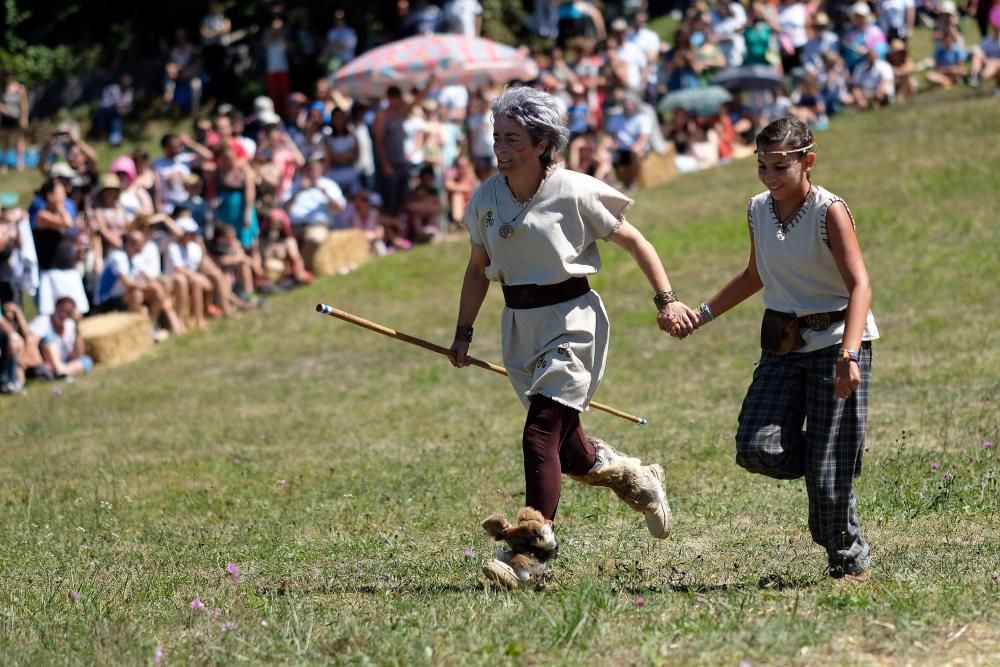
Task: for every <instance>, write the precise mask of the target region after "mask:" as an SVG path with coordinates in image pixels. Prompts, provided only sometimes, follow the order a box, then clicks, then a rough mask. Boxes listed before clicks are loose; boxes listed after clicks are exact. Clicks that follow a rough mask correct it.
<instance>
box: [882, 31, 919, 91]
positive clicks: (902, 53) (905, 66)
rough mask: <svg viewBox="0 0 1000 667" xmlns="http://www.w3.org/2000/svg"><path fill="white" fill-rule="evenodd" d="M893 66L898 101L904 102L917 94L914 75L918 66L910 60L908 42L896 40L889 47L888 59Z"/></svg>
mask: <svg viewBox="0 0 1000 667" xmlns="http://www.w3.org/2000/svg"><path fill="white" fill-rule="evenodd" d="M886 61H887V62H888V63H889V65H891V66H892V75H893V77H894V81H895V84H896V101H897V102H903V101H905V100H906V99H907V98H908V97H911V96H912V95H915V94H916V92H917V79H916V77H915V76H914V75H913V74H914V72H916V69H917V67H916V65H914V63H913V59H912V58H910V54H909V51H908V50H907V46H906V42H904V41H903V40H901V39H894V40H892V43H891V44H890V45H889V55H888V57H887V58H886Z"/></svg>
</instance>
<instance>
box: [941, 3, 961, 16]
mask: <svg viewBox="0 0 1000 667" xmlns="http://www.w3.org/2000/svg"><path fill="white" fill-rule="evenodd" d="M938 14H951V15H952V16H958V5H956V4H955V3H954V2H952V0H941V4H940V5H938Z"/></svg>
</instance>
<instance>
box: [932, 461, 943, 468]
mask: <svg viewBox="0 0 1000 667" xmlns="http://www.w3.org/2000/svg"><path fill="white" fill-rule="evenodd" d="M940 467H941V464H940V463H938V462H937V461H931V470H937V469H938V468H940Z"/></svg>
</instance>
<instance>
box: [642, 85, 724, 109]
mask: <svg viewBox="0 0 1000 667" xmlns="http://www.w3.org/2000/svg"><path fill="white" fill-rule="evenodd" d="M732 99H733V96H732V95H730V94H729V91H728V90H726V89H725V88H723V87H722V86H706V87H704V88H683V89H681V90H675V91H673V92H670V93H667V94H666V95H664V96H663V99H661V100H660V102H659V103H658V104H657V105H656V108H657V109H659V110H660V111H674V110H675V109H685V110H687V111H690V112H691V113H693V114H694V115H695V116H711V115H712V114H714V113H718V111H719V107H721V106H722V105H723V104H725V103H726V102H729V101H730V100H732Z"/></svg>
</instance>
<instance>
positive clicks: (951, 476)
mask: <svg viewBox="0 0 1000 667" xmlns="http://www.w3.org/2000/svg"><path fill="white" fill-rule="evenodd" d="M941 479H943V480H944V481H946V482H950V481H951V480H953V479H955V473H953V472H951V471H950V470H949V471H948V472H946V473H945V474H943V475H941Z"/></svg>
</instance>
